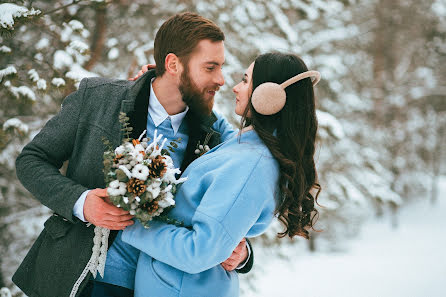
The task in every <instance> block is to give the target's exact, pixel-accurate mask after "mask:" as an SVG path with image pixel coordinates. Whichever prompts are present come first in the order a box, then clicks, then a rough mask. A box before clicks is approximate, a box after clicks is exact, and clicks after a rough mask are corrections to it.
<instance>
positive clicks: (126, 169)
mask: <svg viewBox="0 0 446 297" xmlns="http://www.w3.org/2000/svg"><path fill="white" fill-rule="evenodd" d="M119 169H121V170H122V171H123V172H124V173H125V175H127V177H128V178H129V179H131V178H132V173H131V172H130V170H129V169H128V168H127V167H126V166H124V165H120V166H119Z"/></svg>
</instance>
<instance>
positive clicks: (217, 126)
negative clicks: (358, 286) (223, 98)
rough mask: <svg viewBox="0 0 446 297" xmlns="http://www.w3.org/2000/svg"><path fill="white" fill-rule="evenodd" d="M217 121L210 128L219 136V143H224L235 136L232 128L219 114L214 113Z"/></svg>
mask: <svg viewBox="0 0 446 297" xmlns="http://www.w3.org/2000/svg"><path fill="white" fill-rule="evenodd" d="M214 113H215V115H216V116H217V121H216V122H215V123H214V124H213V125H212V128H213V129H214V130H215V131H217V132H219V133H220V134H221V141H222V142H224V141H226V140H228V139H230V138H232V137H234V135H236V134H237V132H236V131H235V130H234V127H232V125H231V124H230V123H229V122H228V121H227V120H226V118H225V117H223V116H222V115H221V114H219V113H217V112H215V111H214Z"/></svg>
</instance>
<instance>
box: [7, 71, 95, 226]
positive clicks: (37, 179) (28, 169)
mask: <svg viewBox="0 0 446 297" xmlns="http://www.w3.org/2000/svg"><path fill="white" fill-rule="evenodd" d="M86 84H87V81H86V79H83V80H82V81H81V83H80V86H79V89H78V90H77V91H76V92H74V93H72V94H70V95H68V96H67V97H66V98H65V100H64V102H63V104H62V108H61V110H60V112H59V113H58V114H57V115H55V116H54V117H53V118H51V119H50V120H49V121H48V122H47V123H46V125H45V126H44V127H43V128H42V130H41V131H40V132H39V133H38V134H37V135H36V136H35V137H34V139H33V140H32V141H31V142H30V143H28V144H27V145H26V146H25V147H24V148H23V150H22V152H21V153H20V155H19V156H18V157H17V160H16V172H17V177H18V178H19V180H20V181H21V182H22V184H23V185H24V186H25V188H26V189H27V190H28V191H30V192H31V194H33V195H34V197H35V198H36V199H38V200H39V201H40V202H41V203H42V204H43V205H45V206H47V207H49V208H50V209H52V210H53V211H54V212H56V213H58V214H59V215H61V216H63V217H65V218H66V219H68V220H70V221H71V222H74V220H75V219H74V216H73V207H74V204H75V203H76V201H77V199H79V197H80V196H81V194H82V193H83V192H84V191H85V190H87V188H85V187H84V186H82V185H80V184H78V183H76V182H74V181H73V180H71V179H70V178H68V177H66V176H63V175H62V174H61V173H60V171H59V168H61V166H62V164H63V162H64V161H66V160H68V159H69V157H70V155H71V153H72V150H73V147H74V141H75V139H76V133H77V128H78V123H79V115H80V111H81V108H82V101H83V96H84V93H85V89H86Z"/></svg>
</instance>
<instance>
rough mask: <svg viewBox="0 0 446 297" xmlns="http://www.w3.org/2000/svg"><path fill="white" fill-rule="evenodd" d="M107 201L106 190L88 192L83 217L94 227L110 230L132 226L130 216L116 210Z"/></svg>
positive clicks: (121, 210) (119, 209)
mask: <svg viewBox="0 0 446 297" xmlns="http://www.w3.org/2000/svg"><path fill="white" fill-rule="evenodd" d="M104 199H106V200H107V201H109V200H108V195H107V189H95V190H91V191H90V192H88V194H87V197H86V198H85V203H84V217H85V219H86V220H87V221H89V222H90V223H92V224H93V225H95V226H99V227H104V228H107V229H110V230H123V229H124V228H125V227H127V226H130V225H133V221H132V220H131V219H132V218H133V216H132V215H130V214H129V212H128V211H125V210H123V209H121V208H118V207H116V206H114V205H112V204H111V203H109V202H107V201H105V200H104Z"/></svg>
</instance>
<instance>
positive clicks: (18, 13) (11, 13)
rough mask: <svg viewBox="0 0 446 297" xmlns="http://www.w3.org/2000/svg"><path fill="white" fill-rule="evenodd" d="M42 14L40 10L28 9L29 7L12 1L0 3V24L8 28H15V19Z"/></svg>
mask: <svg viewBox="0 0 446 297" xmlns="http://www.w3.org/2000/svg"><path fill="white" fill-rule="evenodd" d="M39 14H40V10H34V8H31V10H28V8H26V7H23V6H19V5H15V4H12V3H4V4H0V26H1V27H2V28H5V29H8V30H14V19H15V18H20V17H30V16H36V15H39Z"/></svg>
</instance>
